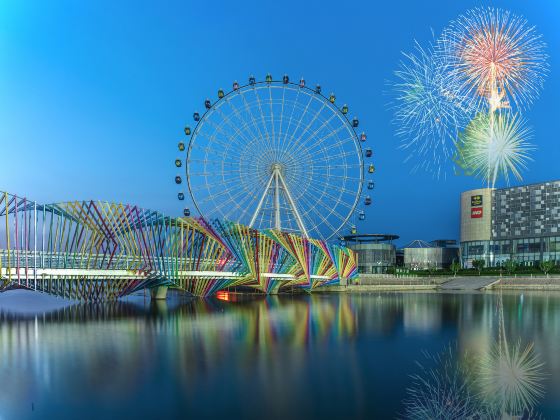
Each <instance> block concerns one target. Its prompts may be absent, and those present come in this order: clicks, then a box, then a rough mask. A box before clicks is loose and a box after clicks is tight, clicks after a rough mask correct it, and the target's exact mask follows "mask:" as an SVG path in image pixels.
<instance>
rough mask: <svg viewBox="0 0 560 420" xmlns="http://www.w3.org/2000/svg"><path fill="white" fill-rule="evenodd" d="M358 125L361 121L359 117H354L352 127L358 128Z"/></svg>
mask: <svg viewBox="0 0 560 420" xmlns="http://www.w3.org/2000/svg"><path fill="white" fill-rule="evenodd" d="M358 125H360V121H359V120H358V118H356V117H354V119H353V120H352V127H354V128H356V127H358Z"/></svg>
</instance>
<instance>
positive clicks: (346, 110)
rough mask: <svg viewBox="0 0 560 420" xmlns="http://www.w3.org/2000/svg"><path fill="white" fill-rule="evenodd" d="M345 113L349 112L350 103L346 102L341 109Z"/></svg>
mask: <svg viewBox="0 0 560 420" xmlns="http://www.w3.org/2000/svg"><path fill="white" fill-rule="evenodd" d="M340 111H341V112H342V113H343V114H344V115H346V114H348V105H346V104H344V105H343V106H342V109H341V110H340Z"/></svg>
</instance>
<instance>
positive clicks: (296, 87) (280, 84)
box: [185, 80, 365, 240]
mask: <svg viewBox="0 0 560 420" xmlns="http://www.w3.org/2000/svg"><path fill="white" fill-rule="evenodd" d="M267 87H268V88H269V89H270V88H271V87H274V88H282V89H286V88H291V89H292V90H293V91H298V92H300V91H303V92H304V93H306V94H307V95H308V96H309V97H310V98H319V99H320V101H321V103H322V104H323V106H327V107H328V108H329V109H330V111H331V112H332V113H333V115H335V116H336V117H338V119H340V121H341V122H342V125H343V127H344V128H346V129H347V130H349V131H350V133H351V139H352V142H353V144H354V146H355V147H356V153H355V155H357V157H358V164H357V165H356V167H359V168H360V170H359V180H358V181H357V184H358V186H357V189H356V191H355V192H350V193H351V194H352V195H354V199H353V202H352V203H351V204H350V203H347V204H348V206H347V207H348V209H349V211H348V212H347V214H346V216H345V217H339V220H340V223H337V224H338V226H336V227H333V228H332V229H329V230H330V233H329V234H328V235H321V236H324V237H323V239H324V240H330V239H332V238H333V237H335V236H336V235H337V234H338V233H339V232H340V230H341V229H343V228H344V226H346V225H347V224H348V222H349V221H350V219H351V217H352V215H353V214H354V213H355V212H356V210H357V208H358V204H359V201H360V198H361V197H362V193H363V187H364V182H365V162H364V157H363V148H362V144H361V141H360V139H359V136H358V133H357V132H356V128H355V126H354V125H353V124H352V121H351V120H350V119H349V118H348V116H347V115H346V114H345V113H344V112H342V110H341V109H340V108H339V107H337V106H336V105H335V104H334V102H331V101H330V100H329V98H328V97H327V96H325V95H323V93H322V92H320V91H319V92H318V91H317V90H316V89H313V88H312V87H309V86H307V85H304V86H302V85H300V84H299V83H294V82H291V81H288V82H285V81H284V80H271V81H254V82H253V83H251V82H249V83H246V84H243V85H241V84H239V85H238V87H237V88H234V89H232V90H230V91H228V92H227V93H226V92H225V91H222V92H223V96H222V97H221V98H218V99H217V100H216V101H214V102H211V105H210V107H209V108H207V109H205V110H204V112H203V113H202V114H199V120H198V121H196V125H194V128H193V130H192V132H191V134H190V135H189V139H188V146H187V148H186V149H187V156H186V161H185V162H186V165H185V175H186V181H187V186H188V190H189V195H190V197H191V200H192V203H193V205H194V206H195V208H196V210H197V212H198V213H199V215H200V216H202V217H204V213H203V211H202V208H201V206H200V205H199V204H200V203H199V200H198V199H197V198H196V196H195V192H194V189H193V186H192V184H191V178H192V175H191V174H190V173H189V166H190V165H189V162H190V161H191V153H192V150H193V147H194V145H195V143H196V139H197V136H198V134H199V131H200V129H201V128H202V127H203V126H204V124H205V122H206V120H207V119H208V116H209V115H212V114H213V113H214V112H215V111H216V110H217V109H218V108H217V105H218V104H220V103H222V104H223V103H225V102H228V101H229V99H230V98H231V97H234V96H235V95H243V94H245V93H247V92H249V91H251V90H253V91H254V90H256V89H266V88H267ZM220 90H221V89H220ZM220 106H221V105H220ZM294 106H295V101H294ZM349 138H350V137H348V138H347V139H349ZM345 140H346V139H345ZM345 179H350V177H345ZM339 190H340V195H339V199H338V201H337V205H338V204H339V203H343V201H342V200H341V197H342V195H343V192H345V190H344V189H343V188H341V189H339ZM208 191H209V190H208ZM321 197H323V195H322V196H321ZM211 200H212V199H211ZM251 203H252V201H250V202H249V204H251ZM310 211H311V210H307V211H306V212H305V215H307V214H308V213H309V212H310ZM220 213H221V211H220ZM318 214H319V216H320V217H321V215H320V213H318ZM330 214H333V212H331V213H330ZM323 221H324V219H323ZM322 223H323V222H322ZM328 226H329V225H327V227H328Z"/></svg>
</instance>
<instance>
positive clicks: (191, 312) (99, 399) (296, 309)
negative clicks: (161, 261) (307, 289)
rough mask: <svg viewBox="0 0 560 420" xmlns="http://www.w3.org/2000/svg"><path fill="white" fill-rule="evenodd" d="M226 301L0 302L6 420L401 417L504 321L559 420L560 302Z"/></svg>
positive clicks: (369, 297) (467, 297)
mask: <svg viewBox="0 0 560 420" xmlns="http://www.w3.org/2000/svg"><path fill="white" fill-rule="evenodd" d="M41 299H42V300H41ZM225 299H230V300H229V301H228V300H225ZM231 299H232V296H231V295H230V296H222V299H211V300H206V301H204V300H185V299H184V298H179V297H173V298H171V299H170V300H168V301H167V302H166V303H165V302H158V303H157V304H150V302H149V301H144V300H143V298H141V297H137V298H131V299H129V300H128V301H123V302H119V303H112V304H103V305H70V306H66V307H64V308H60V305H61V304H63V302H62V301H60V300H55V301H54V300H53V299H51V298H50V297H44V296H39V297H37V296H36V295H35V296H33V295H31V296H30V294H29V293H28V292H8V293H4V294H2V295H0V349H1V360H0V378H1V384H2V391H0V418H1V419H25V418H47V417H48V418H118V417H120V418H130V417H136V418H187V417H188V418H214V417H223V418H225V417H228V418H231V417H243V418H307V419H309V418H322V419H330V418H362V417H367V418H395V417H404V414H405V412H406V411H405V408H404V405H403V401H404V400H405V399H407V395H409V394H407V388H410V387H411V386H412V385H413V383H412V382H413V380H412V377H411V376H412V375H415V374H418V373H419V367H418V362H420V363H422V364H423V363H424V362H422V361H423V360H426V355H438V354H442V353H445V352H455V353H457V354H458V355H464V354H470V355H473V356H474V359H475V360H481V358H482V357H483V356H484V355H485V354H488V352H489V351H490V349H491V348H492V345H493V344H492V343H494V342H495V341H496V339H497V337H498V331H499V325H500V319H503V323H502V325H503V326H504V331H505V332H506V336H507V340H508V341H509V342H511V343H516V342H518V341H521V343H522V344H523V345H525V344H526V343H530V342H534V353H535V355H536V356H535V357H538V359H539V360H540V361H541V362H542V363H544V367H543V369H544V370H545V371H546V374H545V375H541V376H540V377H539V378H540V379H539V381H540V382H541V383H542V386H543V390H544V396H543V397H542V398H541V399H540V400H539V403H538V406H537V408H538V412H539V413H540V414H541V415H542V416H543V417H545V418H551V419H558V418H560V294H558V293H531V292H525V293H507V294H506V293H504V294H503V295H502V297H501V298H500V295H499V294H495V293H476V294H471V293H468V294H439V293H387V294H373V293H372V294H351V295H336V294H322V295H319V294H318V295H313V296H277V297H268V298H252V299H247V298H245V299H243V300H241V301H236V302H234V301H231ZM53 302H54V303H53ZM500 302H503V304H499V303H500ZM500 307H501V308H503V318H500V316H499V314H500V313H501V312H500V310H499V308H500ZM33 308H37V309H33ZM420 374H421V373H420Z"/></svg>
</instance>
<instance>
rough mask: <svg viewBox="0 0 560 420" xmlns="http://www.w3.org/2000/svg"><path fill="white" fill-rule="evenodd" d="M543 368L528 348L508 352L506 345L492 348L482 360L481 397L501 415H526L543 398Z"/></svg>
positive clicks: (519, 347)
mask: <svg viewBox="0 0 560 420" xmlns="http://www.w3.org/2000/svg"><path fill="white" fill-rule="evenodd" d="M542 367H543V364H542V363H541V362H540V361H539V359H538V357H537V356H536V355H535V353H534V351H533V345H532V344H529V345H528V346H527V347H525V348H524V349H523V348H522V347H521V343H517V344H516V345H515V346H513V347H512V348H508V347H507V343H502V345H498V344H497V345H495V346H494V349H493V350H492V351H491V352H490V353H489V354H488V355H486V356H485V357H483V359H482V365H481V369H480V377H479V381H480V386H481V389H482V393H481V395H484V396H485V399H486V401H487V403H488V404H489V405H490V406H492V407H495V408H496V409H497V410H499V411H501V412H502V413H508V414H510V415H521V414H523V413H525V412H530V411H531V410H532V408H533V407H534V406H535V405H536V403H537V402H538V401H539V399H540V398H542V396H543V395H544V387H543V384H542V380H543V378H544V376H545V375H544V372H543V369H542Z"/></svg>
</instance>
